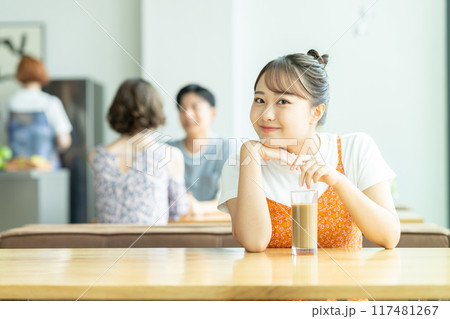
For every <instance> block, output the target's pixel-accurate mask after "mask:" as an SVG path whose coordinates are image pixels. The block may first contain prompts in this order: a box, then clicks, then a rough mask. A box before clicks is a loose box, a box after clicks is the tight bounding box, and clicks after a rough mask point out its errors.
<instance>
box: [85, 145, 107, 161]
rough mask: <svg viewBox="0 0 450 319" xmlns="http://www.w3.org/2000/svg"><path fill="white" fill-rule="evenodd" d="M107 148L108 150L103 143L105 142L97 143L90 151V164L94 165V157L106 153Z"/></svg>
mask: <svg viewBox="0 0 450 319" xmlns="http://www.w3.org/2000/svg"><path fill="white" fill-rule="evenodd" d="M105 150H106V148H105V145H103V144H100V145H97V146H95V147H94V148H92V149H91V150H90V151H89V153H88V162H89V164H91V165H92V164H93V163H94V159H95V158H96V157H97V156H99V155H102V154H104V151H105Z"/></svg>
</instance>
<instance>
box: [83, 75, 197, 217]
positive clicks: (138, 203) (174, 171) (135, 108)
mask: <svg viewBox="0 0 450 319" xmlns="http://www.w3.org/2000/svg"><path fill="white" fill-rule="evenodd" d="M108 121H109V124H110V125H111V128H112V129H114V130H115V131H116V132H118V133H120V134H121V137H119V138H118V139H117V140H115V141H114V142H112V143H111V144H108V145H99V146H97V147H96V148H95V149H94V150H92V151H91V152H90V154H89V162H90V164H91V166H92V169H93V172H94V179H95V194H96V208H97V218H98V222H100V223H127V224H130V223H133V224H151V225H164V224H167V222H168V220H169V219H172V220H177V219H178V218H179V217H180V216H182V215H184V214H185V213H186V212H187V209H188V199H187V196H186V188H185V186H184V163H183V155H182V154H181V152H180V151H179V150H178V149H176V148H174V147H171V146H168V145H166V144H163V143H159V142H158V141H157V139H155V138H154V136H155V135H154V134H152V133H154V131H152V130H153V129H156V128H157V127H158V126H159V125H162V124H164V121H165V117H164V114H163V111H162V102H161V99H160V97H159V95H158V93H157V92H156V90H155V89H154V88H153V86H152V85H151V84H150V83H148V82H146V81H144V80H142V79H129V80H126V81H125V82H123V83H122V85H121V86H120V88H119V90H118V91H117V93H116V96H115V98H114V101H113V103H112V105H111V107H110V109H109V113H108ZM130 148H131V149H130ZM127 156H128V157H130V156H132V158H127ZM168 159H169V160H168ZM130 163H131V164H130ZM163 164H165V165H163Z"/></svg>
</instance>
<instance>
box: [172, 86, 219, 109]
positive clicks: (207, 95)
mask: <svg viewBox="0 0 450 319" xmlns="http://www.w3.org/2000/svg"><path fill="white" fill-rule="evenodd" d="M188 93H195V94H197V95H199V96H201V97H202V98H204V99H205V100H206V101H207V102H208V103H209V105H210V106H212V107H216V99H215V98H214V95H213V94H212V93H211V91H209V90H208V89H205V88H204V87H202V86H200V85H198V84H189V85H186V86H185V87H184V88H182V89H181V90H180V92H178V94H177V108H180V105H181V100H182V99H183V96H185V95H186V94H188Z"/></svg>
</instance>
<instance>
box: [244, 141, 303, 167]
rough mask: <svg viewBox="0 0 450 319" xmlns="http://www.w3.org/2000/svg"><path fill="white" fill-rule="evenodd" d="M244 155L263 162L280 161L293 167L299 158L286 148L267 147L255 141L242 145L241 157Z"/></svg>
mask: <svg viewBox="0 0 450 319" xmlns="http://www.w3.org/2000/svg"><path fill="white" fill-rule="evenodd" d="M242 155H250V156H253V157H254V158H255V159H256V160H259V159H261V160H263V161H271V160H274V161H280V162H283V163H285V164H287V165H289V166H291V165H292V164H293V163H294V162H295V160H296V158H297V155H296V154H294V153H289V152H288V151H287V150H286V149H284V148H280V147H278V148H271V147H267V146H265V145H264V144H262V143H261V142H259V141H254V140H250V141H247V142H245V143H244V144H243V145H242V147H241V156H242ZM256 157H259V158H256ZM241 163H243V162H242V161H241Z"/></svg>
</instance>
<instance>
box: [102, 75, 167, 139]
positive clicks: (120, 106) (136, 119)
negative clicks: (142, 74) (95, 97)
mask: <svg viewBox="0 0 450 319" xmlns="http://www.w3.org/2000/svg"><path fill="white" fill-rule="evenodd" d="M107 119H108V122H109V124H110V125H111V128H112V129H113V130H115V131H116V132H118V133H121V134H136V133H138V132H139V131H141V130H143V129H150V128H157V127H158V126H159V125H163V124H164V123H165V120H166V118H165V116H164V113H163V111H162V101H161V98H160V96H159V94H158V92H157V91H156V89H155V88H154V87H153V86H152V85H151V84H150V83H148V82H147V81H145V80H143V79H128V80H126V81H125V82H123V83H122V84H121V85H120V87H119V89H118V90H117V93H116V96H115V97H114V100H113V102H112V105H111V107H110V108H109V112H108V115H107Z"/></svg>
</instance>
